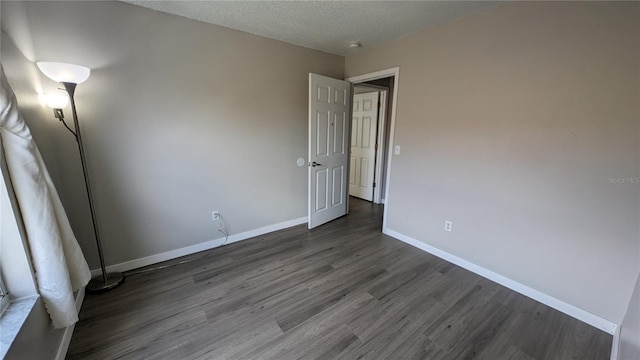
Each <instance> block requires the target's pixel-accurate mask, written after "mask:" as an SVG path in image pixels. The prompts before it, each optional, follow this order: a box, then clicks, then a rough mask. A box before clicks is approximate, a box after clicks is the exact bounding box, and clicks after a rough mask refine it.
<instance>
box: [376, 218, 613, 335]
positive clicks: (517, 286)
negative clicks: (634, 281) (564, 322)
mask: <svg viewBox="0 0 640 360" xmlns="http://www.w3.org/2000/svg"><path fill="white" fill-rule="evenodd" d="M382 232H383V233H385V234H387V235H389V236H391V237H394V238H396V239H398V240H400V241H402V242H405V243H407V244H409V245H411V246H414V247H417V248H418V249H420V250H423V251H426V252H428V253H430V254H432V255H434V256H437V257H439V258H441V259H444V260H447V261H449V262H450V263H453V264H455V265H458V266H460V267H462V268H465V269H467V270H469V271H471V272H473V273H476V274H478V275H480V276H482V277H484V278H487V279H489V280H491V281H494V282H496V283H498V284H500V285H502V286H505V287H507V288H509V289H511V290H513V291H515V292H518V293H520V294H522V295H524V296H527V297H529V298H531V299H533V300H536V301H538V302H541V303H543V304H545V305H548V306H550V307H552V308H554V309H556V310H558V311H560V312H563V313H565V314H567V315H569V316H571V317H574V318H576V319H578V320H580V321H582V322H585V323H587V324H589V325H591V326H593V327H596V328H598V329H600V330H602V331H604V332H606V333H609V334H612V335H613V334H614V333H615V332H616V328H617V325H616V324H614V323H612V322H611V321H609V320H606V319H603V318H601V317H599V316H597V315H594V314H592V313H590V312H588V311H585V310H582V309H580V308H577V307H575V306H573V305H571V304H568V303H566V302H564V301H562V300H559V299H556V298H554V297H552V296H550V295H547V294H545V293H543V292H541V291H538V290H536V289H533V288H531V287H529V286H527V285H524V284H521V283H519V282H517V281H515V280H512V279H510V278H508V277H506V276H503V275H500V274H497V273H495V272H493V271H491V270H488V269H485V268H483V267H482V266H479V265H476V264H474V263H472V262H469V261H467V260H464V259H462V258H460V257H457V256H455V255H453V254H450V253H448V252H446V251H444V250H440V249H438V248H436V247H433V246H431V245H428V244H425V243H423V242H422V241H419V240H416V239H414V238H412V237H410V236H407V235H404V234H401V233H399V232H397V231H395V230H391V229H389V228H384V229H383V230H382Z"/></svg>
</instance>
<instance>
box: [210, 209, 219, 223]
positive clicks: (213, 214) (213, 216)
mask: <svg viewBox="0 0 640 360" xmlns="http://www.w3.org/2000/svg"><path fill="white" fill-rule="evenodd" d="M211 219H213V221H216V220H220V212H219V211H218V210H213V211H212V212H211Z"/></svg>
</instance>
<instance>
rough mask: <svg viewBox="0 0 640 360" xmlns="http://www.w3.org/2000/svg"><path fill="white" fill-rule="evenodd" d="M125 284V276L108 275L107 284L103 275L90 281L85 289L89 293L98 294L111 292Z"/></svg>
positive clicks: (119, 274) (121, 274)
mask: <svg viewBox="0 0 640 360" xmlns="http://www.w3.org/2000/svg"><path fill="white" fill-rule="evenodd" d="M123 282H124V274H123V273H119V272H113V273H107V282H105V281H104V279H103V277H102V275H99V276H96V277H94V278H93V279H91V280H90V281H89V283H88V284H87V287H86V288H85V289H86V290H87V291H88V292H92V293H96V292H103V291H107V290H111V289H113V288H115V287H116V286H118V285H120V284H122V283H123Z"/></svg>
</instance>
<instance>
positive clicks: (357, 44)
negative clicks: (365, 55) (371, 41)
mask: <svg viewBox="0 0 640 360" xmlns="http://www.w3.org/2000/svg"><path fill="white" fill-rule="evenodd" d="M349 47H350V48H352V49H357V48H359V47H362V44H360V41H352V42H350V43H349Z"/></svg>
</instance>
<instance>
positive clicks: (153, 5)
mask: <svg viewBox="0 0 640 360" xmlns="http://www.w3.org/2000/svg"><path fill="white" fill-rule="evenodd" d="M124 1H125V2H127V3H131V4H134V5H139V6H143V7H146V8H149V9H154V10H158V11H162V12H165V13H169V14H174V15H179V16H184V17H187V18H190V19H195V20H200V21H204V22H208V23H211V24H216V25H220V26H224V27H227V28H231V29H236V30H240V31H244V32H248V33H251V34H256V35H260V36H264V37H268V38H271V39H276V40H281V41H284V42H288V43H291V44H294V45H299V46H304V47H308V48H312V49H317V50H322V51H325V52H329V53H333V54H338V55H347V54H351V53H353V52H355V51H358V49H351V48H349V42H352V41H359V42H360V43H361V44H362V48H367V47H372V46H375V45H378V44H380V43H383V42H385V41H389V40H392V39H395V38H398V37H401V36H403V35H407V34H411V33H415V32H418V31H420V30H423V29H427V28H430V27H434V26H436V25H438V24H442V23H444V22H447V21H451V20H452V19H455V18H457V17H461V16H464V15H466V14H469V13H472V12H475V11H478V10H480V9H484V8H487V7H491V6H494V5H497V4H499V3H500V2H498V1H264V0H263V1H140V0H124Z"/></svg>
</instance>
